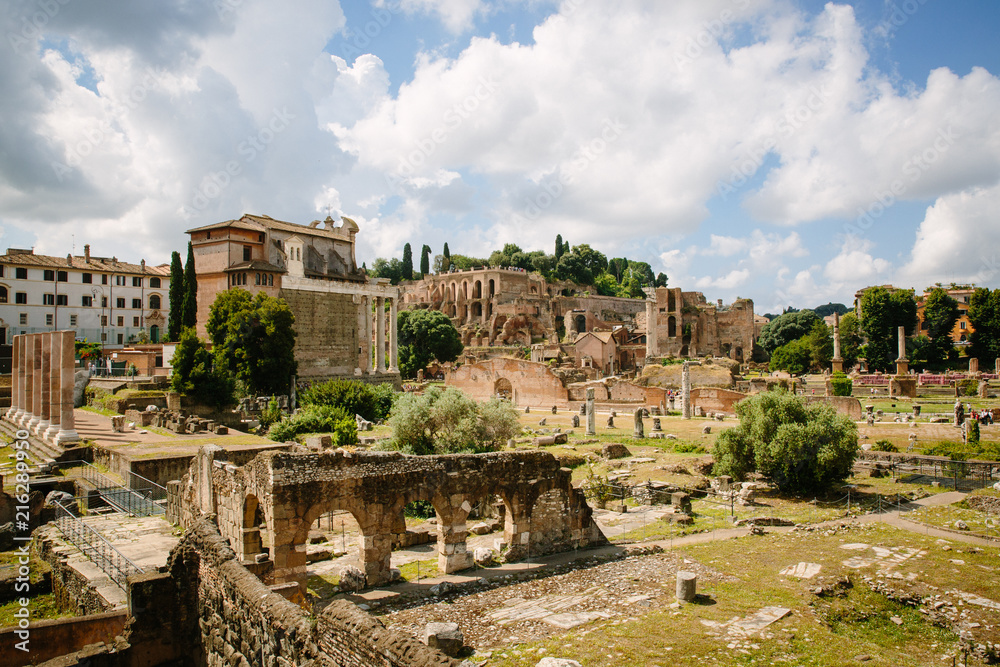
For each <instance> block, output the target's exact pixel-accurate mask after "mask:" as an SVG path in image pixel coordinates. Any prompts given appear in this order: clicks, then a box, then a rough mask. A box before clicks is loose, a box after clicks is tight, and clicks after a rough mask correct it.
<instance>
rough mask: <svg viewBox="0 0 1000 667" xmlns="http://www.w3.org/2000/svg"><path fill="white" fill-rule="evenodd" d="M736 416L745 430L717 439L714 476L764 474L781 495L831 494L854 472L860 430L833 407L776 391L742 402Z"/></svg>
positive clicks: (740, 427) (720, 436) (734, 431)
mask: <svg viewBox="0 0 1000 667" xmlns="http://www.w3.org/2000/svg"><path fill="white" fill-rule="evenodd" d="M736 415H737V416H738V417H739V419H740V424H739V426H737V427H735V428H732V429H729V430H727V431H723V432H722V433H721V434H719V437H718V438H717V439H716V441H715V448H714V451H713V454H714V458H715V467H714V474H716V475H731V476H732V477H734V478H735V479H737V480H743V479H745V478H746V476H747V475H748V474H749V473H751V472H758V473H760V474H761V475H762V476H763V477H764V479H766V480H768V481H769V482H771V483H772V484H774V485H775V486H776V487H777V488H778V489H779V490H780V491H783V492H791V493H803V494H812V493H819V492H824V491H827V490H829V489H830V488H832V487H833V486H834V485H836V484H839V483H841V482H843V480H845V479H847V477H848V476H849V475H850V474H851V466H852V465H853V464H854V459H855V457H856V456H857V452H858V429H857V426H856V425H855V424H854V422H852V421H851V420H850V419H849V418H848V417H845V416H843V415H838V414H836V412H835V411H834V409H833V408H832V407H830V406H829V405H824V404H812V405H806V404H805V403H804V402H803V401H802V400H801V399H800V398H798V397H796V396H793V395H791V394H789V393H787V392H784V391H773V392H764V393H760V394H756V395H754V396H750V397H749V398H746V399H744V400H742V401H740V402H739V403H737V404H736Z"/></svg>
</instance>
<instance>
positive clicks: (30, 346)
mask: <svg viewBox="0 0 1000 667" xmlns="http://www.w3.org/2000/svg"><path fill="white" fill-rule="evenodd" d="M33 336H34V334H24V335H22V336H21V347H22V350H21V358H22V360H23V361H24V363H23V364H22V365H23V366H24V373H23V375H24V379H23V381H22V383H21V384H22V386H21V398H22V400H21V416H20V417H18V419H17V425H18V426H20V427H21V428H24V427H25V425H26V424H27V423H28V422H29V421H30V420H31V407H32V405H33V398H32V396H33V394H34V391H35V382H34V376H35V347H34V343H33V342H32V341H33V340H34V338H33Z"/></svg>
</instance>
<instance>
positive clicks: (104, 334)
mask: <svg viewBox="0 0 1000 667" xmlns="http://www.w3.org/2000/svg"><path fill="white" fill-rule="evenodd" d="M101 342H102V343H107V342H108V334H106V333H104V332H103V331H102V332H101Z"/></svg>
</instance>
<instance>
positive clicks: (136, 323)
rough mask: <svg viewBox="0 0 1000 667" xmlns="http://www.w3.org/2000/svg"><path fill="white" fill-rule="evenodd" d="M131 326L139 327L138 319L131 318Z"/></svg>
mask: <svg viewBox="0 0 1000 667" xmlns="http://www.w3.org/2000/svg"><path fill="white" fill-rule="evenodd" d="M132 326H134V327H137V326H139V318H138V317H133V318H132Z"/></svg>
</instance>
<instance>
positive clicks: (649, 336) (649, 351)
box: [646, 299, 660, 364]
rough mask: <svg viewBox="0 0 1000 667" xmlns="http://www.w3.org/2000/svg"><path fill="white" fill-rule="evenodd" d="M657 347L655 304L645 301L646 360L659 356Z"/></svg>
mask: <svg viewBox="0 0 1000 667" xmlns="http://www.w3.org/2000/svg"><path fill="white" fill-rule="evenodd" d="M659 347H660V346H659V344H658V341H657V340H656V302H655V301H653V300H652V299H646V359H647V360H648V359H652V358H653V357H655V356H657V355H658V354H660V350H659ZM646 363H647V364H648V363H649V361H647V362H646Z"/></svg>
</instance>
